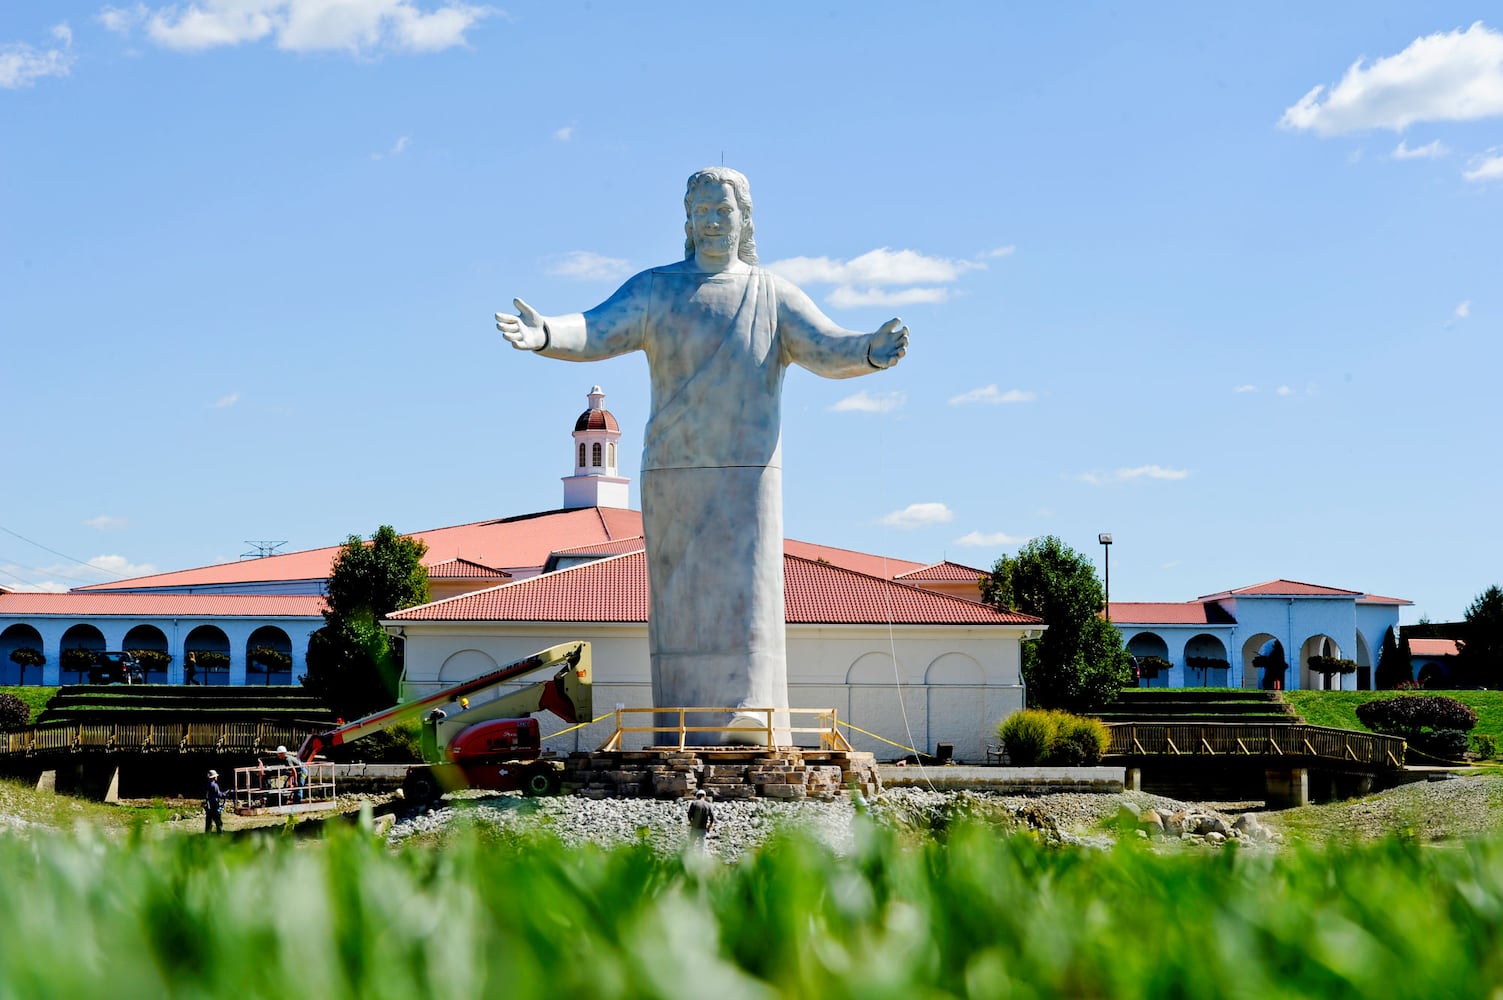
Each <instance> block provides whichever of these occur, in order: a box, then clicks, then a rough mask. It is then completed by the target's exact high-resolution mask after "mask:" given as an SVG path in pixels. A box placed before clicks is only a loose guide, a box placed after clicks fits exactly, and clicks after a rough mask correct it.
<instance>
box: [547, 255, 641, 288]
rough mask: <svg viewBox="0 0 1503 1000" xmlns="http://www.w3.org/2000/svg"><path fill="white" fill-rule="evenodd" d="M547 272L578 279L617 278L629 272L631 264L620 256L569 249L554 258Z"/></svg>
mask: <svg viewBox="0 0 1503 1000" xmlns="http://www.w3.org/2000/svg"><path fill="white" fill-rule="evenodd" d="M548 273H549V274H554V275H558V276H559V277H561V278H577V279H579V280H580V281H609V280H619V279H621V278H624V277H626V276H627V275H628V274H630V273H631V264H630V262H628V261H626V260H623V259H622V258H620V257H607V256H605V255H604V254H598V253H595V252H593V251H591V250H570V251H569V252H568V253H566V254H562V255H560V256H559V257H557V258H555V259H554V262H553V264H551V265H550V266H549V268H548Z"/></svg>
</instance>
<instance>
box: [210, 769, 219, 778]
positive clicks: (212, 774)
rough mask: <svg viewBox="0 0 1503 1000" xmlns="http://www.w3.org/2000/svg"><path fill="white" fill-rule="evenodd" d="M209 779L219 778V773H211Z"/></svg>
mask: <svg viewBox="0 0 1503 1000" xmlns="http://www.w3.org/2000/svg"><path fill="white" fill-rule="evenodd" d="M209 777H211V778H217V777H219V772H218V771H210V772H209Z"/></svg>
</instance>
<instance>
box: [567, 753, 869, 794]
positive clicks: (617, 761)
mask: <svg viewBox="0 0 1503 1000" xmlns="http://www.w3.org/2000/svg"><path fill="white" fill-rule="evenodd" d="M562 787H563V791H564V793H565V794H566V795H568V794H573V795H578V796H582V797H584V798H589V799H615V798H620V799H636V798H649V799H682V798H687V797H689V796H691V795H693V794H694V793H695V791H697V790H699V789H701V788H703V789H704V790H705V791H707V792H709V793H710V794H711V795H712V796H714V797H715V798H716V799H718V800H734V799H757V798H762V799H778V800H782V801H789V802H794V801H801V800H804V799H819V800H832V799H835V798H837V797H839V796H841V795H842V794H845V793H847V792H853V791H859V792H860V793H861V794H863V795H865V796H867V797H869V798H870V797H872V796H875V795H876V794H877V792H878V791H879V790H880V789H881V779H880V778H879V776H878V771H877V761H876V757H875V756H873V755H872V754H869V753H860V752H857V751H842V750H801V749H798V748H781V749H774V750H766V749H756V750H750V749H748V750H731V749H708V748H707V749H703V750H698V749H695V750H690V749H685V750H676V749H675V750H617V751H597V752H594V753H574V754H570V755H569V756H568V758H566V760H565V761H564V774H563V786H562Z"/></svg>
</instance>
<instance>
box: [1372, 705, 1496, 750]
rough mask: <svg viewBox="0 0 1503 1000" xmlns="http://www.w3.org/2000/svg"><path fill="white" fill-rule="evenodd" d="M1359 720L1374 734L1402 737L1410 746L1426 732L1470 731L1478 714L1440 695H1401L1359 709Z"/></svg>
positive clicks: (1475, 722)
mask: <svg viewBox="0 0 1503 1000" xmlns="http://www.w3.org/2000/svg"><path fill="white" fill-rule="evenodd" d="M1357 718H1358V720H1360V721H1361V723H1362V724H1363V725H1364V726H1366V727H1367V728H1368V729H1371V730H1372V731H1373V732H1375V733H1388V734H1390V735H1393V736H1402V737H1404V738H1405V739H1407V740H1409V741H1410V742H1411V743H1413V742H1415V737H1417V736H1419V735H1420V734H1421V733H1422V732H1423V731H1425V730H1427V729H1458V730H1460V731H1462V732H1471V730H1472V727H1473V726H1475V725H1477V712H1476V711H1475V710H1474V709H1473V708H1472V707H1471V706H1470V705H1464V704H1462V703H1461V702H1459V701H1457V700H1456V699H1455V698H1446V697H1443V696H1441V695H1399V696H1397V697H1394V698H1379V699H1378V700H1377V701H1369V702H1367V703H1366V704H1363V705H1358V706H1357Z"/></svg>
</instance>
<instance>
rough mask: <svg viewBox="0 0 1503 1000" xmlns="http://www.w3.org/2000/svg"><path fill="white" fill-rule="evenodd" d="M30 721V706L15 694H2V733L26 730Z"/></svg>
mask: <svg viewBox="0 0 1503 1000" xmlns="http://www.w3.org/2000/svg"><path fill="white" fill-rule="evenodd" d="M30 721H31V706H30V705H28V704H26V702H24V701H22V700H21V699H20V698H18V697H16V696H15V695H13V694H0V732H3V731H5V730H10V729H24V728H25V727H26V724H27V723H28V722H30Z"/></svg>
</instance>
